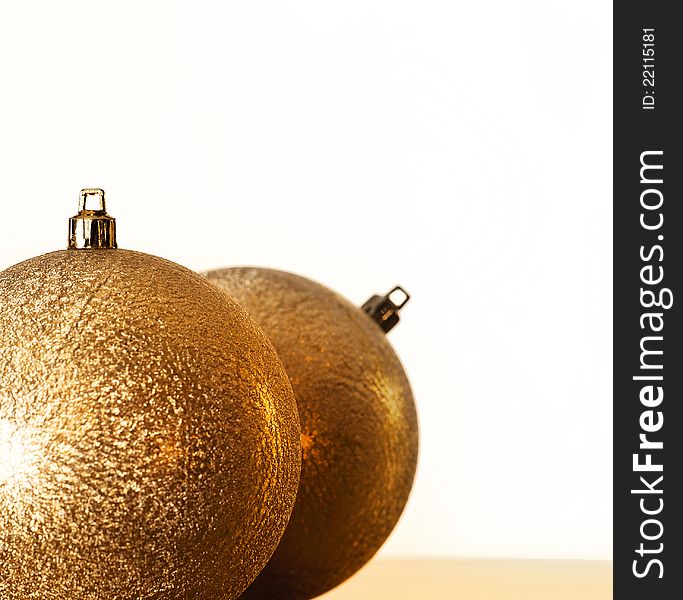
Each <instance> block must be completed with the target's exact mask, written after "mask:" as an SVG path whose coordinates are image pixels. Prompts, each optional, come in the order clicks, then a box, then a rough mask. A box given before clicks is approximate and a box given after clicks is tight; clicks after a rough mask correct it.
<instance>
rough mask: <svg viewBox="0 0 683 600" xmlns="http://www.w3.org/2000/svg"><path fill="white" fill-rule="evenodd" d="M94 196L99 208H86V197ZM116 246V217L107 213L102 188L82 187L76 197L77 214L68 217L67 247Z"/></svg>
mask: <svg viewBox="0 0 683 600" xmlns="http://www.w3.org/2000/svg"><path fill="white" fill-rule="evenodd" d="M91 196H96V197H97V199H98V200H99V208H96V209H92V208H88V199H89V198H90V197H91ZM83 248H116V219H114V217H111V216H109V215H108V214H107V207H106V205H105V201H104V190H101V189H100V188H84V189H82V190H81V193H80V197H79V199H78V214H77V215H76V216H74V217H71V218H70V219H69V249H70V250H80V249H83Z"/></svg>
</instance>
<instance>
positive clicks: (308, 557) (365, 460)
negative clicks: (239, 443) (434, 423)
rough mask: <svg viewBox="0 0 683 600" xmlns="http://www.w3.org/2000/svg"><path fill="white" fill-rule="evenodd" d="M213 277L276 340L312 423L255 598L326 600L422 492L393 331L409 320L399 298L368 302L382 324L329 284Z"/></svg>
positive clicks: (239, 274)
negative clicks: (401, 317)
mask: <svg viewBox="0 0 683 600" xmlns="http://www.w3.org/2000/svg"><path fill="white" fill-rule="evenodd" d="M206 276H207V277H208V279H209V280H210V281H212V282H213V283H215V284H218V285H219V286H220V287H221V288H223V289H225V290H227V291H228V292H229V293H230V294H231V295H233V297H234V298H235V299H236V300H237V301H238V302H239V303H240V304H241V305H242V306H243V307H244V308H246V310H247V312H249V313H250V314H251V316H252V317H254V318H255V319H256V321H257V322H258V323H259V325H261V327H262V328H263V330H264V331H265V333H266V334H267V335H268V337H269V338H270V340H271V341H272V342H273V345H274V346H275V348H276V350H277V351H278V354H279V355H280V358H281V359H282V362H283V363H284V365H285V369H286V370H287V373H288V374H289V378H290V380H291V382H292V387H293V388H294V394H295V396H296V400H297V404H298V408H299V417H300V420H301V440H302V448H303V464H302V471H301V482H300V486H299V493H298V496H297V499H296V504H295V507H294V512H293V513H292V518H291V520H290V522H289V525H288V526H287V529H286V531H285V534H284V536H283V538H282V541H281V542H280V545H279V546H278V548H277V550H276V551H275V554H274V555H273V557H272V558H271V560H270V561H269V563H268V565H267V566H266V568H265V569H264V571H263V572H262V573H261V574H260V575H259V576H258V577H257V579H256V581H255V582H254V583H253V584H252V585H251V586H250V587H249V588H248V589H247V591H246V592H245V593H244V595H243V598H244V599H249V600H252V599H286V600H304V599H308V598H314V597H316V596H318V595H320V594H322V593H323V592H326V591H327V590H329V589H331V588H333V587H335V586H336V585H338V584H339V583H341V582H343V581H344V580H346V579H347V578H348V577H350V576H351V575H353V574H354V573H355V572H356V571H357V570H358V569H360V568H361V567H362V566H363V565H364V564H365V563H366V562H367V561H368V560H369V559H370V558H371V557H372V556H373V555H374V554H375V552H376V551H377V550H378V549H379V547H380V546H381V545H382V543H383V542H384V541H385V540H386V538H387V537H388V536H389V534H390V532H391V531H392V529H393V528H394V526H395V525H396V522H397V521H398V518H399V516H400V515H401V512H402V511H403V508H404V506H405V503H406V501H407V499H408V495H409V492H410V489H411V486H412V482H413V477H414V474H415V466H416V460H417V449H418V431H417V417H416V413H415V405H414V402H413V395H412V392H411V389H410V385H409V383H408V379H407V377H406V374H405V372H404V370H403V367H402V366H401V363H400V361H399V359H398V358H397V356H396V354H395V353H394V351H393V349H392V347H391V346H390V344H389V343H388V342H387V340H386V337H385V335H384V331H383V330H382V329H383V327H384V329H388V328H389V327H390V326H391V324H393V323H394V322H395V320H397V319H398V316H397V314H396V311H395V310H393V309H392V310H385V309H387V308H388V307H389V306H393V305H391V303H390V302H389V301H388V297H385V298H379V297H375V298H373V299H372V300H371V301H370V302H369V303H368V306H367V308H368V310H369V311H370V312H373V314H374V315H375V317H377V322H375V320H373V318H371V317H370V316H369V315H368V314H366V313H365V312H363V311H362V310H360V309H359V308H358V307H356V306H354V305H353V304H351V303H350V302H348V301H347V300H345V299H344V298H342V297H341V296H339V295H338V294H336V293H334V292H332V291H331V290H329V289H327V288H326V287H323V286H322V285H319V284H317V283H315V282H313V281H311V280H309V279H305V278H303V277H299V276H296V275H292V274H290V273H284V272H281V271H274V270H268V269H258V268H233V269H222V270H215V271H210V272H209V273H206ZM395 308H396V307H395V306H394V309H395ZM378 323H381V324H382V326H380V325H378Z"/></svg>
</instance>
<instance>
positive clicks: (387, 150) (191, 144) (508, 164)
mask: <svg viewBox="0 0 683 600" xmlns="http://www.w3.org/2000/svg"><path fill="white" fill-rule="evenodd" d="M0 7H1V8H0V78H1V80H0V86H1V88H2V89H1V93H0V268H5V267H7V266H9V265H11V264H13V263H15V262H18V261H19V260H22V259H25V258H28V257H31V256H34V255H37V254H40V253H43V252H46V251H50V250H54V249H59V248H63V247H64V245H65V241H66V222H67V218H68V217H69V216H70V214H71V213H73V212H75V209H76V200H77V194H78V190H79V189H80V188H81V187H86V186H99V187H103V188H105V189H106V191H107V193H108V199H109V209H110V212H111V213H112V214H113V215H114V216H115V217H117V219H118V225H119V242H120V245H121V246H122V247H126V248H131V249H137V250H143V251H147V252H150V253H154V254H158V255H161V256H164V257H166V258H170V259H172V260H175V261H178V262H180V263H182V264H185V265H186V266H189V267H191V268H196V269H203V268H210V267H218V266H224V265H230V264H260V265H268V266H273V267H278V268H283V269H287V270H292V271H297V272H300V273H302V274H306V275H308V276H310V277H313V278H315V279H317V280H319V281H321V282H323V283H325V284H327V285H329V286H330V287H332V288H334V289H336V290H338V291H340V292H341V293H343V294H344V295H346V296H347V297H349V298H350V299H352V300H353V301H355V302H358V303H360V302H362V301H363V300H365V298H366V297H367V296H368V295H370V294H371V293H374V292H378V291H385V290H387V289H388V288H389V287H391V286H392V285H393V284H395V283H401V284H403V285H404V286H405V287H407V288H408V289H409V291H410V292H411V293H412V294H413V297H414V299H413V301H412V302H411V303H410V305H409V306H408V307H407V308H406V309H405V311H404V319H403V321H402V323H401V325H400V326H399V327H398V328H397V329H396V330H395V331H394V332H392V333H391V340H392V341H393V343H394V345H395V347H396V349H397V351H398V352H399V354H400V356H401V357H402V359H403V361H404V363H405V365H406V367H407V370H408V372H409V375H410V376H411V379H412V382H413V384H414V388H415V394H416V397H417V401H418V409H419V413H420V417H421V435H422V447H421V457H420V467H419V474H418V478H417V482H416V486H415V489H414V492H413V496H412V499H411V501H410V504H409V507H408V509H407V511H406V513H405V515H404V517H403V520H402V522H401V524H400V526H399V527H398V528H397V530H396V532H395V533H394V535H393V536H392V538H391V539H390V541H389V542H388V543H387V545H386V546H385V547H384V550H383V552H385V553H387V554H409V555H416V554H418V555H463V556H468V555H469V556H477V555H479V556H522V557H583V558H608V557H610V555H611V526H612V525H611V521H612V519H611V503H612V498H611V493H612V492H611V485H612V481H611V444H612V439H611V401H612V397H611V395H612V387H611V376H612V363H611V315H612V313H611V300H612V298H611V288H612V272H611V260H612V256H611V246H612V234H611V194H612V190H611V172H612V168H611V167H612V165H611V133H612V132H611V127H612V123H611V94H612V76H611V44H612V40H611V29H612V27H611V3H610V2H606V1H602V2H595V1H590V2H589V1H587V0H575V1H574V2H570V3H568V2H549V1H547V0H545V1H541V0H538V1H517V2H511V1H509V0H498V1H489V2H454V1H452V0H442V1H435V0H432V1H427V0H421V1H420V2H417V1H415V2H406V1H397V0H392V1H386V2H380V1H376V0H375V1H373V0H344V2H324V1H321V0H300V1H297V2H294V1H283V0H271V1H254V0H251V1H250V2H226V1H223V2H215V3H213V2H198V1H182V2H172V1H169V0H164V1H160V0H159V1H147V2H132V1H122V0H117V1H116V2H94V1H92V0H87V1H86V0H84V1H80V2H76V1H62V2H54V1H50V0H44V1H42V2H36V1H23V2H14V1H11V2H10V1H3V2H2V3H1V4H0Z"/></svg>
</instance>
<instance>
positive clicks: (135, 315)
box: [0, 190, 301, 600]
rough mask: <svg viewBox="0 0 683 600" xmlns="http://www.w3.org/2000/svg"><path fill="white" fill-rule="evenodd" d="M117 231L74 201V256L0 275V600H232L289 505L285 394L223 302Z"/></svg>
mask: <svg viewBox="0 0 683 600" xmlns="http://www.w3.org/2000/svg"><path fill="white" fill-rule="evenodd" d="M91 195H96V196H99V198H100V201H101V206H100V208H99V209H96V210H89V209H87V208H86V202H87V199H88V198H89V197H90V196H91ZM114 227H115V225H114V221H113V219H111V218H110V217H108V215H106V212H105V211H104V195H103V193H102V192H101V190H85V191H84V192H83V195H82V198H81V211H80V212H79V214H78V215H77V216H76V217H74V218H73V219H72V220H71V226H70V244H69V245H70V248H71V249H70V250H65V251H60V252H53V253H51V254H46V255H44V256H39V257H37V258H33V259H31V260H28V261H26V262H23V263H20V264H18V265H15V266H14V267H11V268H9V269H7V270H6V271H3V272H2V273H0V599H1V600H10V599H11V600H29V599H31V600H48V599H59V600H86V599H87V600H139V599H155V600H173V599H183V600H185V599H190V598H191V599H197V600H213V599H215V600H226V599H234V598H236V597H237V596H239V594H240V593H241V592H242V591H243V590H244V588H245V587H246V586H247V585H248V584H249V583H250V582H251V581H252V580H253V578H254V577H255V576H256V575H257V574H258V572H259V571H260V570H261V568H262V567H263V565H264V564H265V563H266V561H267V560H268V558H269V557H270V555H271V554H272V552H273V550H274V549H275V546H276V545H277V542H278V541H279V539H280V536H281V534H282V532H283V531H284V528H285V526H286V523H287V520H288V517H289V514H290V512H291V508H292V506H293V503H294V498H295V494H296V489H297V483H298V478H299V470H300V454H301V447H300V442H299V440H300V428H299V423H298V416H297V412H296V404H295V401H294V398H293V394H292V390H291V386H290V384H289V382H288V379H287V375H286V373H285V371H284V369H283V366H282V364H281V362H280V360H279V359H278V357H277V355H276V353H275V351H274V349H273V347H272V345H271V343H270V342H269V341H268V339H267V338H266V336H265V335H264V334H263V332H262V331H261V329H260V328H259V327H258V326H257V325H256V323H255V322H254V321H253V320H252V319H251V318H249V316H248V315H247V314H246V313H245V312H244V310H242V309H241V308H240V307H239V306H238V305H237V304H236V303H235V302H234V301H233V300H232V299H230V298H229V297H228V295H227V294H225V293H223V292H222V291H220V290H218V289H217V288H216V287H215V286H213V285H211V284H210V283H208V282H207V281H206V280H205V279H204V278H202V277H200V276H199V275H197V274H195V273H192V272H191V271H189V270H187V269H185V268H183V267H181V266H179V265H177V264H174V263H172V262H169V261H167V260H163V259H161V258H157V257H155V256H150V255H147V254H142V253H139V252H132V251H126V250H117V249H114V248H115V247H116V238H115V233H116V232H115V228H114Z"/></svg>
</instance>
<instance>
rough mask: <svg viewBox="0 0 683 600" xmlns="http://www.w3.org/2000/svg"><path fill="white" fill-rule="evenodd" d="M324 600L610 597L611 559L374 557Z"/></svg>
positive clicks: (574, 599) (576, 599)
mask: <svg viewBox="0 0 683 600" xmlns="http://www.w3.org/2000/svg"><path fill="white" fill-rule="evenodd" d="M321 598H322V600H385V599H386V600H389V599H391V600H408V599H410V600H442V599H444V600H446V599H448V600H451V599H454V600H565V599H566V600H570V599H571V600H579V599H580V600H608V599H609V598H612V563H611V562H609V561H571V560H513V559H473V558H469V559H452V560H450V559H435V560H429V559H414V560H409V559H389V558H385V559H381V558H379V559H376V560H374V561H372V562H371V563H370V564H368V565H367V566H366V567H365V568H364V569H363V570H361V571H360V572H359V573H358V574H356V575H355V576H354V577H352V578H351V579H350V580H349V581H347V582H346V583H344V584H343V585H341V586H339V587H338V588H337V589H335V590H332V591H331V592H329V593H327V594H325V595H324V596H322V597H321Z"/></svg>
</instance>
